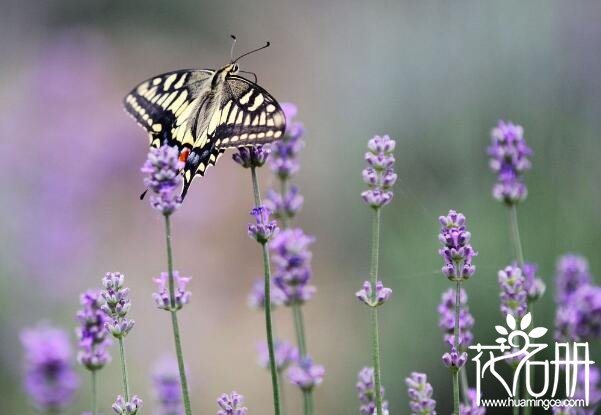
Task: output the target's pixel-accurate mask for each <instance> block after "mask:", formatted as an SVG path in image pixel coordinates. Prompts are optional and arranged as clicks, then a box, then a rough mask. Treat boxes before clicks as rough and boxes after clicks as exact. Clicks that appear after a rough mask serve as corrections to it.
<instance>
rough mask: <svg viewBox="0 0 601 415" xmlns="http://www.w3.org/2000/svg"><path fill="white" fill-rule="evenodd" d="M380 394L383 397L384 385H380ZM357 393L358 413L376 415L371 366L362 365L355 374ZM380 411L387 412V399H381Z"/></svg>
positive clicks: (374, 387)
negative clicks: (359, 404)
mask: <svg viewBox="0 0 601 415" xmlns="http://www.w3.org/2000/svg"><path fill="white" fill-rule="evenodd" d="M380 390H381V395H382V398H384V387H381V389H380ZM357 393H358V395H359V402H360V403H361V406H360V407H359V413H360V414H361V415H376V413H377V408H376V385H375V381H374V369H373V367H364V368H363V369H361V370H360V371H359V373H358V375H357ZM382 411H383V412H384V415H386V414H388V401H386V400H383V401H382Z"/></svg>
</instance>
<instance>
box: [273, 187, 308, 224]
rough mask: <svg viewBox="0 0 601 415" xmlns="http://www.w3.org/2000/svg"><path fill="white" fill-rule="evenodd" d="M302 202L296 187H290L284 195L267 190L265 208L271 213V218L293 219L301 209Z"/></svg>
mask: <svg viewBox="0 0 601 415" xmlns="http://www.w3.org/2000/svg"><path fill="white" fill-rule="evenodd" d="M303 202H304V199H303V196H302V195H301V194H300V191H299V189H298V187H297V186H291V187H290V189H288V191H287V192H286V194H285V195H282V194H280V193H278V192H276V191H275V190H273V189H269V190H268V191H267V199H266V200H265V206H266V207H267V208H269V209H270V210H271V211H272V212H273V217H274V218H276V219H281V218H293V217H294V216H296V214H297V213H298V212H299V211H300V210H301V208H302V207H303Z"/></svg>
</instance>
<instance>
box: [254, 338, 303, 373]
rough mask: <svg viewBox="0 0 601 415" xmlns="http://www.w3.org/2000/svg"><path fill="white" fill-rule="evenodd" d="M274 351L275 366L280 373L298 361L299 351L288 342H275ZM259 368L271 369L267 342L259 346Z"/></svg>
mask: <svg viewBox="0 0 601 415" xmlns="http://www.w3.org/2000/svg"><path fill="white" fill-rule="evenodd" d="M273 349H274V350H273V351H274V355H275V366H276V368H277V370H278V372H281V371H282V370H284V369H286V368H288V366H290V365H291V364H292V363H294V362H296V361H298V358H299V353H298V349H297V348H296V347H294V346H293V345H292V344H290V343H289V342H287V341H283V340H275V342H274V344H273ZM258 352H259V359H258V363H259V366H261V367H263V368H265V369H269V349H268V348H267V342H261V343H259V345H258Z"/></svg>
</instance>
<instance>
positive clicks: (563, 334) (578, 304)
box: [555, 285, 601, 341]
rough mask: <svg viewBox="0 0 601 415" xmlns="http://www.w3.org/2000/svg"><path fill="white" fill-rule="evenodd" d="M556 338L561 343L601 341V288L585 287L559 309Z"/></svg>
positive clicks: (556, 316)
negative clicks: (569, 341) (567, 341)
mask: <svg viewBox="0 0 601 415" xmlns="http://www.w3.org/2000/svg"><path fill="white" fill-rule="evenodd" d="M555 328H556V332H555V337H556V339H557V340H559V341H566V340H573V341H586V340H591V341H593V340H597V339H601V286H596V285H583V286H581V287H580V288H578V289H577V290H576V291H575V292H574V293H573V294H572V296H571V297H570V300H569V301H567V302H566V303H565V304H562V305H560V306H559V307H558V309H557V312H556V315H555Z"/></svg>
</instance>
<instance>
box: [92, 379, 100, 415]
mask: <svg viewBox="0 0 601 415" xmlns="http://www.w3.org/2000/svg"><path fill="white" fill-rule="evenodd" d="M90 375H91V377H92V415H97V414H98V403H97V400H98V397H97V394H96V371H95V370H92V371H91V373H90Z"/></svg>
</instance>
